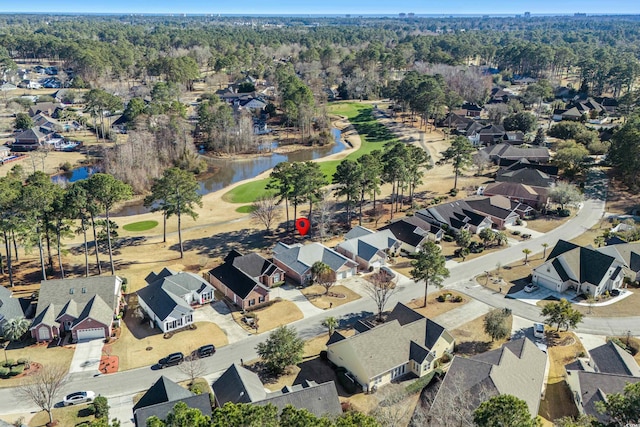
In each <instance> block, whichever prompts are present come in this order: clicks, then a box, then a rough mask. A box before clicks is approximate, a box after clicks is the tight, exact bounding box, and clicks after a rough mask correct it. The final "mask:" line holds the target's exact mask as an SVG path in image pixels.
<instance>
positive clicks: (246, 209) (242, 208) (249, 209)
mask: <svg viewBox="0 0 640 427" xmlns="http://www.w3.org/2000/svg"><path fill="white" fill-rule="evenodd" d="M254 210H255V208H254V207H253V205H244V206H240V207H239V208H237V209H236V212H238V213H244V214H248V213H251V212H253V211H254Z"/></svg>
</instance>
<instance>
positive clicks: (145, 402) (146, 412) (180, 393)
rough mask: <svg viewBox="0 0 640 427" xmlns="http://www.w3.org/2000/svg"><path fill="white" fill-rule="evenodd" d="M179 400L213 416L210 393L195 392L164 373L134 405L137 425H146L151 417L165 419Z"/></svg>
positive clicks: (204, 413)
mask: <svg viewBox="0 0 640 427" xmlns="http://www.w3.org/2000/svg"><path fill="white" fill-rule="evenodd" d="M178 402H183V403H185V404H186V405H187V406H188V407H189V408H194V409H199V410H200V412H202V415H205V416H208V417H210V416H211V413H212V411H211V401H210V400H209V393H201V394H194V393H192V392H190V391H189V390H187V389H186V388H183V387H181V386H180V385H178V384H176V383H174V382H173V381H171V380H170V379H168V378H167V377H165V376H164V375H162V376H161V377H160V378H159V379H158V381H156V382H155V383H154V384H153V385H152V386H151V387H150V388H149V390H147V392H146V393H145V394H143V395H142V397H141V398H140V400H139V401H138V403H136V404H135V405H134V406H133V420H134V422H135V425H136V427H145V426H146V425H147V420H148V419H149V418H151V417H158V418H159V419H161V420H164V419H165V418H167V415H168V414H169V413H170V412H171V411H173V407H174V406H176V404H177V403H178Z"/></svg>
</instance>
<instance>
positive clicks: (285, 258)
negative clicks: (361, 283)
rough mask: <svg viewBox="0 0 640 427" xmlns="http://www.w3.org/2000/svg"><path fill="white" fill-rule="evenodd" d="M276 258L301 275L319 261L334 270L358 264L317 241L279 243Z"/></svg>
mask: <svg viewBox="0 0 640 427" xmlns="http://www.w3.org/2000/svg"><path fill="white" fill-rule="evenodd" d="M274 258H275V259H277V260H278V261H280V262H282V263H283V264H284V265H287V266H289V267H290V268H291V269H293V270H294V271H295V272H296V273H298V274H300V275H304V274H305V273H306V272H307V271H308V270H309V269H311V266H313V264H314V263H315V262H317V261H322V262H324V263H325V264H327V265H328V266H329V267H330V268H331V269H332V270H333V271H338V270H339V269H340V268H342V267H343V266H344V265H348V266H351V267H355V266H356V264H355V263H354V262H353V261H351V260H350V259H349V258H347V257H345V256H344V255H341V254H339V253H338V252H336V251H334V250H333V249H329V248H327V247H326V246H324V245H322V244H320V243H315V242H314V243H309V244H308V245H304V246H303V245H300V244H295V245H291V246H289V245H286V244H284V243H278V245H277V246H276V248H274Z"/></svg>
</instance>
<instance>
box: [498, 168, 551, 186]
mask: <svg viewBox="0 0 640 427" xmlns="http://www.w3.org/2000/svg"><path fill="white" fill-rule="evenodd" d="M496 181H497V182H516V183H520V184H527V185H533V186H535V187H550V186H551V185H552V184H553V183H554V182H555V180H554V179H553V178H552V177H550V176H549V175H547V174H546V173H544V172H542V171H539V170H536V169H529V168H526V169H517V170H507V171H504V172H502V173H500V171H498V174H497V175H496Z"/></svg>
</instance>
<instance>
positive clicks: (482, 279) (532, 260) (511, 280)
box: [476, 247, 552, 294]
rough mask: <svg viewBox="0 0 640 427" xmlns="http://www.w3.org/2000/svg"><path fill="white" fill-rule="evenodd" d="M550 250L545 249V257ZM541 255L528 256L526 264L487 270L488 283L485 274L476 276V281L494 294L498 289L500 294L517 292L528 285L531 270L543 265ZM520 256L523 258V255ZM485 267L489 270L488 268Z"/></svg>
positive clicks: (520, 262) (517, 263)
mask: <svg viewBox="0 0 640 427" xmlns="http://www.w3.org/2000/svg"><path fill="white" fill-rule="evenodd" d="M541 249H542V248H541ZM551 249H552V248H551V247H549V248H547V255H548V254H549V252H550V251H551ZM542 255H543V253H542V252H540V253H537V254H531V255H529V262H528V263H527V264H524V263H523V262H522V261H518V262H515V263H513V264H509V265H501V266H500V269H498V268H494V269H493V270H488V271H489V280H488V281H487V276H486V274H482V275H480V276H477V277H476V281H477V282H478V284H480V285H482V286H485V287H487V288H489V289H491V290H493V291H496V292H499V291H500V289H502V292H503V293H505V294H510V293H514V292H518V291H520V290H521V289H522V288H524V286H526V284H527V283H529V279H528V277H529V275H530V274H531V270H532V269H533V268H535V267H538V266H539V265H541V264H543V263H544V259H543V258H542ZM522 256H523V257H524V254H523V255H522ZM487 267H488V268H490V266H487ZM492 267H497V266H492ZM500 278H502V281H500Z"/></svg>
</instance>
